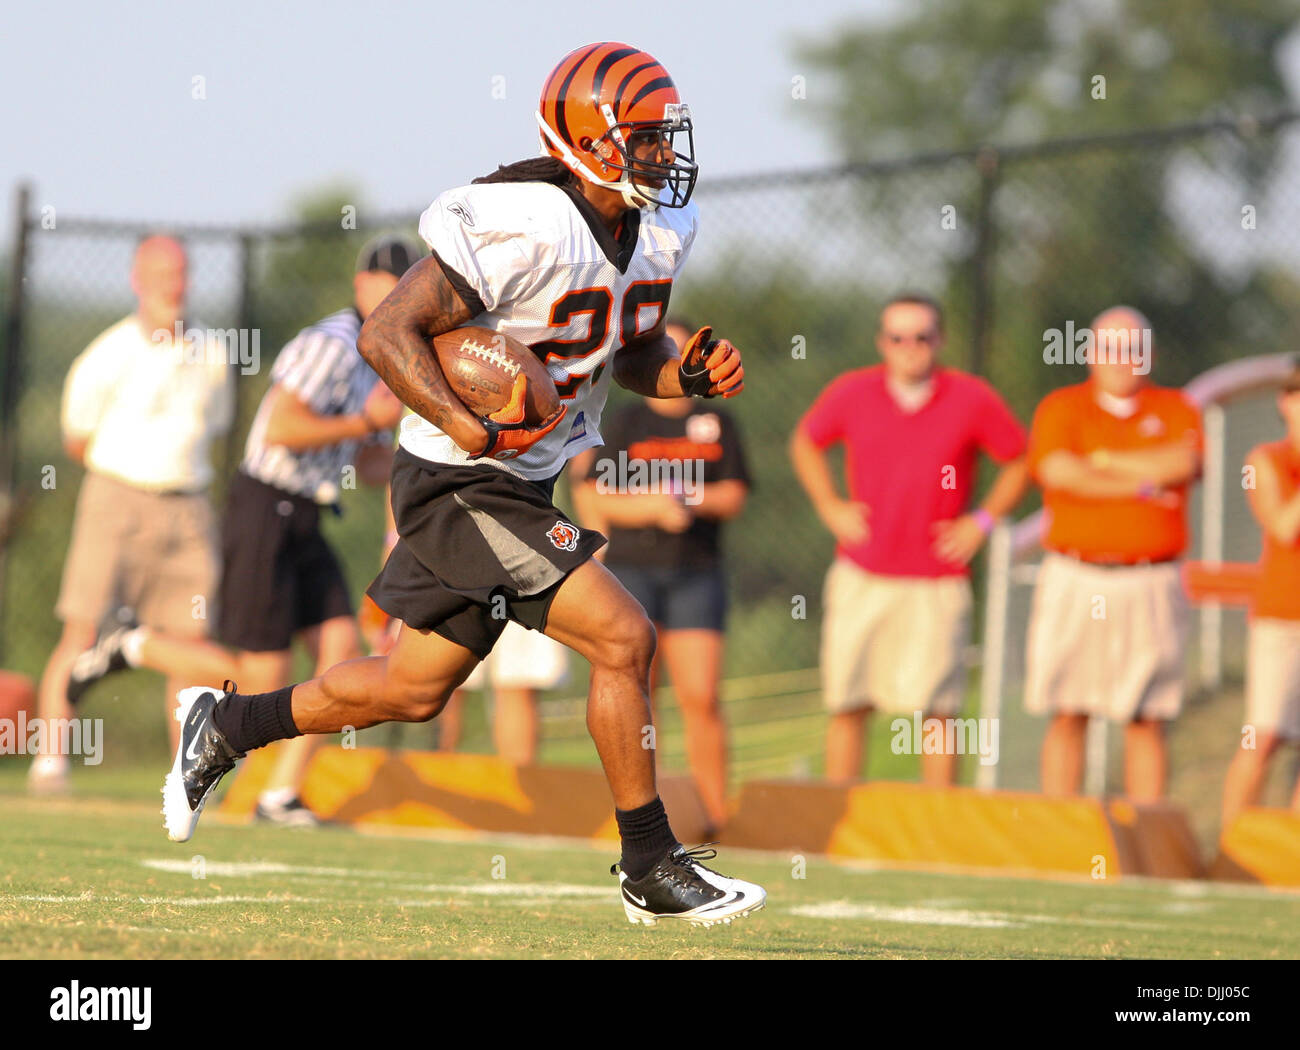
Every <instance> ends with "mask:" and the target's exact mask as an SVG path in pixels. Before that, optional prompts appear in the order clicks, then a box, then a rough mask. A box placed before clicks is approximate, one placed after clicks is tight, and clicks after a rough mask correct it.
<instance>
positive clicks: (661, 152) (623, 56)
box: [537, 42, 699, 208]
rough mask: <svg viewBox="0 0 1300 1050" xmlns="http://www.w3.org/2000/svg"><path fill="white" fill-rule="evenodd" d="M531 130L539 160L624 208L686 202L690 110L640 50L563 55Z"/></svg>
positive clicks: (595, 49)
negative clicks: (535, 131) (613, 196)
mask: <svg viewBox="0 0 1300 1050" xmlns="http://www.w3.org/2000/svg"><path fill="white" fill-rule="evenodd" d="M537 123H538V125H539V126H540V128H541V132H542V147H543V149H544V150H545V151H546V152H547V153H549V154H550V155H551V156H552V157H555V158H556V159H557V160H559V161H560V162H561V163H563V164H564V165H565V166H566V167H568V168H569V169H570V170H571V171H572V172H574V173H575V174H576V175H578V176H579V177H580V178H583V179H585V180H587V181H588V182H591V183H594V184H595V185H597V186H603V187H605V188H606V189H610V190H614V191H616V192H618V193H620V194H621V195H622V197H623V200H624V202H625V203H626V204H627V206H628V207H629V208H655V207H658V206H660V205H663V206H664V207H666V208H681V207H684V206H685V204H686V202H687V201H689V200H690V198H691V193H692V192H693V191H694V189H695V178H696V175H697V174H698V172H699V169H698V167H697V166H696V163H695V139H694V132H693V129H692V127H691V111H690V107H688V106H687V105H685V104H684V103H683V102H682V100H681V97H680V96H679V95H678V93H677V87H676V85H675V84H674V83H673V78H672V77H670V76H669V75H668V70H666V69H665V68H664V67H663V66H662V65H661V64H660V63H659V62H658V61H657V60H656V59H655V58H654V57H653V56H652V55H649V54H647V53H646V52H645V51H641V50H640V49H638V48H635V47H631V46H629V45H628V44H619V43H609V42H607V43H599V44H588V45H587V46H586V47H580V48H578V49H577V50H576V51H571V52H569V54H567V55H565V56H564V58H562V59H561V60H560V62H559V64H558V65H557V66H556V67H555V69H553V70H552V71H551V75H550V76H549V77H547V78H546V83H545V84H544V85H543V86H542V97H541V101H540V102H539V103H538V107H537ZM683 140H684V142H683ZM647 146H653V147H654V148H653V149H647ZM665 191H666V192H665Z"/></svg>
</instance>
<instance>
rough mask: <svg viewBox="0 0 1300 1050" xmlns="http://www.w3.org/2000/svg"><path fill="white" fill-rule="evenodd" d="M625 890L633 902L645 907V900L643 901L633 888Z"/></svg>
mask: <svg viewBox="0 0 1300 1050" xmlns="http://www.w3.org/2000/svg"><path fill="white" fill-rule="evenodd" d="M623 892H624V893H626V894H627V896H628V897H629V898H630V899H631V901H632V903H633V904H639V905H640V906H641V907H643V908H644V907H645V901H643V900H642V899H641V898H640V897H638V896H637V895H636V894H635V893H633V892H632V891H631V890H626V889H625V890H624V891H623Z"/></svg>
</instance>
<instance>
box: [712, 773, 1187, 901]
mask: <svg viewBox="0 0 1300 1050" xmlns="http://www.w3.org/2000/svg"><path fill="white" fill-rule="evenodd" d="M723 841H724V842H725V843H727V844H728V845H731V846H740V847H747V848H751V849H767V850H781V851H787V852H812V853H826V854H830V855H831V856H836V857H846V858H855V859H860V860H872V861H881V862H886V863H896V864H899V865H900V866H908V865H915V866H926V867H928V866H937V867H959V868H968V869H969V868H978V869H990V870H999V871H1003V872H1006V873H1008V874H1010V873H1018V874H1027V875H1033V874H1044V873H1052V874H1064V875H1075V876H1079V877H1091V878H1103V877H1104V878H1113V877H1115V876H1117V875H1159V876H1164V877H1171V878H1196V877H1198V876H1199V875H1200V874H1201V863H1200V859H1199V856H1198V854H1197V849H1196V842H1195V840H1194V838H1193V837H1192V832H1191V829H1190V827H1189V826H1188V824H1187V821H1186V819H1185V818H1184V816H1183V814H1182V812H1181V811H1180V810H1178V809H1177V808H1176V807H1173V806H1168V805H1159V806H1133V805H1131V804H1129V803H1127V802H1122V801H1118V800H1112V801H1110V802H1108V803H1103V802H1100V801H1098V800H1096V799H1083V798H1077V799H1063V798H1046V797H1044V796H1041V795H1031V794H1022V793H1019V792H1009V791H977V790H975V789H973V788H938V787H927V786H925V785H922V784H890V783H883V782H881V783H869V784H859V785H854V786H852V787H835V786H832V785H829V784H824V783H815V782H814V783H809V782H799V781H751V782H750V783H748V784H746V785H745V786H744V788H743V789H742V791H741V796H740V806H739V809H738V811H737V813H736V816H735V817H734V819H733V820H732V822H731V823H730V824H729V825H728V827H727V831H726V834H725V836H724V838H723Z"/></svg>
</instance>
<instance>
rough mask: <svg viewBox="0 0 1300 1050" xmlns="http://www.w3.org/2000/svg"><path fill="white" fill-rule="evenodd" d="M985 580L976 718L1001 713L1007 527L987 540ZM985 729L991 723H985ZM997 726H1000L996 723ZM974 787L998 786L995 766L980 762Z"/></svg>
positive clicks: (1008, 549) (1007, 587)
mask: <svg viewBox="0 0 1300 1050" xmlns="http://www.w3.org/2000/svg"><path fill="white" fill-rule="evenodd" d="M985 571H986V572H987V573H988V578H987V579H986V580H985V581H984V645H983V647H982V650H983V651H982V652H981V653H980V717H981V718H984V719H987V720H992V719H997V718H999V716H1000V715H1001V713H1002V690H1003V686H1004V683H1005V675H1006V659H1007V598H1008V594H1009V592H1010V590H1011V527H1010V526H1009V525H1007V524H1005V523H1002V522H1000V523H999V524H998V525H997V527H996V528H994V530H993V535H992V536H990V537H989V557H988V565H987V567H986V569H985ZM988 724H989V725H993V724H994V722H992V721H989V722H988ZM998 724H999V725H1000V723H998ZM975 786H976V787H979V788H986V789H987V788H995V787H997V786H998V768H997V765H996V764H993V765H985V764H984V763H983V762H981V763H980V764H979V767H978V768H977V769H976V771H975Z"/></svg>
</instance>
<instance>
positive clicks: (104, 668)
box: [67, 618, 137, 707]
mask: <svg viewBox="0 0 1300 1050" xmlns="http://www.w3.org/2000/svg"><path fill="white" fill-rule="evenodd" d="M136 626H137V624H136V622H135V620H134V619H130V620H126V621H123V620H120V619H117V618H114V619H112V620H110V621H109V622H108V623H107V624H105V625H104V627H103V628H102V629H101V631H100V635H99V637H98V638H97V639H96V640H95V644H94V645H92V646H91V647H90V648H89V649H87V650H86V651H85V652H84V653H82V654H81V655H79V656H78V657H77V658H76V660H74V661H73V662H72V670H71V671H70V672H69V673H68V688H67V697H68V703H70V704H71V705H72V706H73V707H75V706H76V705H77V704H78V703H80V702H81V698H82V697H83V696H85V695H86V690H87V689H89V688H90V687H91V686H92V685H94V684H95V683H96V682H98V681H99V680H100V679H101V678H106V677H107V676H108V675H111V674H114V673H116V672H118V671H125V670H126V669H127V667H129V666H130V665H129V664H128V663H127V662H126V654H125V653H124V652H122V643H123V642H124V641H125V640H126V636H127V635H128V634H129V633H130V632H131V631H133V630H135V628H136Z"/></svg>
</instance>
